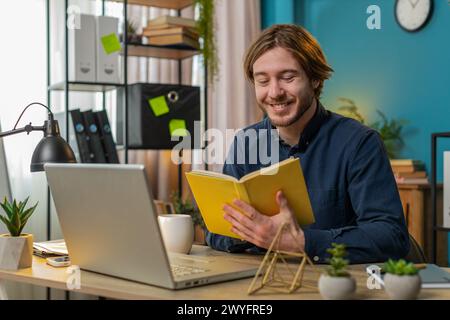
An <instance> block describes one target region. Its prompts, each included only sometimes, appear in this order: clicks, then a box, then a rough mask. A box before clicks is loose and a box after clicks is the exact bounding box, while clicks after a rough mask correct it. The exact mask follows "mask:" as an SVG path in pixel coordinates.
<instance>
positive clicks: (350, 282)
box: [319, 243, 356, 300]
mask: <svg viewBox="0 0 450 320" xmlns="http://www.w3.org/2000/svg"><path fill="white" fill-rule="evenodd" d="M331 245H332V248H330V249H327V252H328V253H329V254H330V255H331V259H328V262H329V263H330V266H329V267H328V268H327V269H326V273H324V274H322V275H321V276H320V278H319V291H320V294H321V295H322V297H324V298H325V299H328V300H343V299H350V298H351V297H352V295H353V294H354V292H355V290H356V281H355V279H354V278H353V277H352V276H351V275H350V273H349V272H348V271H347V265H348V260H346V259H344V257H345V256H346V255H347V252H346V249H345V248H346V246H345V244H337V243H332V244H331Z"/></svg>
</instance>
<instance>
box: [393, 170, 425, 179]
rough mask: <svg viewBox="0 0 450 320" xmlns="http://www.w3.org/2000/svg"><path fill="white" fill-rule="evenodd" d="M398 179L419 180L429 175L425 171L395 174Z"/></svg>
mask: <svg viewBox="0 0 450 320" xmlns="http://www.w3.org/2000/svg"><path fill="white" fill-rule="evenodd" d="M394 175H395V177H396V178H404V179H411V178H413V179H417V178H426V177H427V173H426V172H425V171H414V172H394Z"/></svg>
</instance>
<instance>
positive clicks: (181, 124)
mask: <svg viewBox="0 0 450 320" xmlns="http://www.w3.org/2000/svg"><path fill="white" fill-rule="evenodd" d="M169 130H170V136H171V137H186V136H187V135H188V131H187V130H186V121H184V120H183V119H172V120H170V122H169Z"/></svg>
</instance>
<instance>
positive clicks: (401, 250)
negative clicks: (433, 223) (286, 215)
mask: <svg viewBox="0 0 450 320" xmlns="http://www.w3.org/2000/svg"><path fill="white" fill-rule="evenodd" d="M249 129H254V131H255V132H257V138H256V139H239V133H238V134H237V135H236V136H235V139H234V142H233V145H232V147H231V149H230V153H229V156H228V157H227V160H226V163H225V165H224V167H223V172H224V173H225V174H228V175H231V176H234V177H236V178H241V177H242V176H244V175H246V174H248V173H250V172H253V171H255V170H258V169H260V168H261V167H264V166H268V165H270V164H271V162H273V161H272V160H271V162H268V161H267V159H266V158H264V157H261V156H259V155H258V156H256V160H255V154H259V149H258V146H259V148H261V145H264V144H266V143H267V144H269V143H270V141H273V136H272V137H271V133H270V132H271V129H275V128H274V127H273V126H272V124H271V123H270V120H269V119H268V118H264V119H263V120H262V121H261V122H259V123H257V124H255V125H252V126H250V127H247V128H245V129H243V130H242V131H241V132H240V134H241V137H242V135H246V133H247V132H249ZM273 132H274V130H272V133H273ZM248 136H250V135H248ZM264 140H265V141H264ZM261 143H262V144H261ZM277 143H278V144H279V150H278V153H279V154H278V161H282V160H285V159H287V158H289V157H296V158H299V159H300V163H301V167H302V169H303V174H304V177H305V182H306V185H307V188H308V193H309V197H310V201H311V205H312V209H313V212H314V216H315V223H314V224H312V225H309V226H306V227H305V226H302V229H303V231H304V233H305V251H306V253H307V254H308V256H309V257H311V258H313V259H314V261H315V262H319V263H324V262H326V261H327V258H329V254H328V253H327V252H326V250H327V249H328V248H330V247H331V243H333V242H336V243H344V244H346V245H347V251H348V256H347V259H349V260H350V262H351V263H368V262H381V261H385V260H387V259H388V258H394V259H398V258H403V257H404V256H406V254H407V253H408V250H409V236H408V230H407V228H406V224H405V219H404V216H403V208H402V205H401V202H400V197H399V194H398V189H397V185H396V182H395V178H394V175H393V173H392V169H391V166H390V163H389V159H388V157H387V155H386V151H385V149H384V145H383V142H382V140H381V138H380V136H379V134H378V133H377V132H376V131H375V130H373V129H370V128H368V127H366V126H364V125H362V124H360V123H359V122H358V121H356V120H353V119H350V118H346V117H343V116H341V115H338V114H335V113H333V112H330V111H328V110H325V109H324V107H323V106H322V105H321V104H320V103H318V106H317V110H316V113H315V115H314V116H313V118H312V119H311V120H310V122H309V123H308V124H307V126H306V127H305V129H304V130H303V132H302V134H301V136H300V138H299V142H298V144H297V145H295V146H292V147H291V146H290V145H288V144H286V143H284V142H283V141H282V140H281V139H280V138H279V137H278V140H277ZM268 154H269V155H270V159H274V158H273V157H272V154H271V152H270V148H269V152H268ZM243 155H245V162H243V161H242V159H243ZM252 157H253V158H252ZM206 241H207V243H208V245H209V246H211V247H212V248H214V249H217V250H222V251H228V252H242V251H247V252H264V250H262V249H261V248H258V247H256V246H254V245H253V244H251V243H248V242H245V241H241V240H238V239H233V238H229V237H225V236H221V235H217V234H213V233H209V232H207V235H206Z"/></svg>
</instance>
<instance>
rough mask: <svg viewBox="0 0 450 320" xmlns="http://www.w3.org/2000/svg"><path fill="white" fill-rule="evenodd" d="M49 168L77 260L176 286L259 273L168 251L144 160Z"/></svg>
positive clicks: (127, 276)
mask: <svg viewBox="0 0 450 320" xmlns="http://www.w3.org/2000/svg"><path fill="white" fill-rule="evenodd" d="M44 168H45V171H46V175H47V181H48V184H49V186H50V189H51V193H52V196H53V200H54V202H55V207H56V212H57V215H58V218H59V222H60V225H61V230H62V233H63V236H64V239H65V242H66V246H67V250H68V252H69V256H70V259H71V261H72V265H78V266H80V268H81V269H85V270H89V271H94V272H98V273H103V274H107V275H111V276H116V277H120V278H124V279H129V280H134V281H138V282H142V283H146V284H151V285H156V286H160V287H164V288H170V289H182V288H187V287H193V286H198V285H204V284H209V283H214V282H220V281H227V280H232V279H239V278H245V277H251V276H253V275H254V274H255V273H256V270H257V268H258V265H259V264H258V263H256V264H255V263H248V262H245V261H242V262H240V261H236V259H230V258H227V257H226V256H214V257H199V256H195V255H192V254H191V255H182V254H174V253H168V252H167V251H166V249H165V246H164V243H163V240H162V238H161V233H160V229H159V225H158V219H157V214H156V210H155V206H154V202H153V197H152V192H151V189H150V183H149V181H148V180H147V175H146V173H145V169H144V166H142V165H115V164H46V165H45V166H44Z"/></svg>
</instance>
